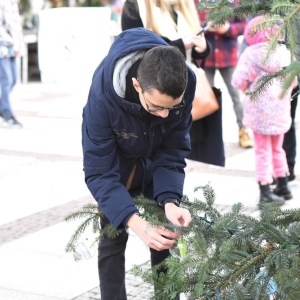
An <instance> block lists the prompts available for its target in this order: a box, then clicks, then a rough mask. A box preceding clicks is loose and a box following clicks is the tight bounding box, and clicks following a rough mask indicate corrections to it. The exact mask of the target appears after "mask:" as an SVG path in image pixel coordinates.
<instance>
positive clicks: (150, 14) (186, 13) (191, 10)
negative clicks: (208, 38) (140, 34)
mask: <svg viewBox="0 0 300 300" xmlns="http://www.w3.org/2000/svg"><path fill="white" fill-rule="evenodd" d="M172 5H173V6H174V8H176V9H177V10H178V11H179V12H180V13H181V14H182V15H183V17H184V18H185V20H186V22H187V23H188V24H189V26H190V27H191V30H192V32H193V33H194V34H197V33H198V32H199V31H200V21H199V17H198V13H197V9H196V5H195V3H194V1H193V0H174V1H172V0H171V1H170V0H145V6H146V29H148V30H151V31H153V32H155V33H156V34H158V35H161V33H160V29H159V26H158V25H157V24H156V18H155V17H154V8H155V7H156V6H159V8H160V10H161V11H162V12H163V13H167V14H168V15H169V17H170V22H172V23H173V25H174V27H175V28H176V30H177V25H176V23H175V22H174V20H173V18H172Z"/></svg>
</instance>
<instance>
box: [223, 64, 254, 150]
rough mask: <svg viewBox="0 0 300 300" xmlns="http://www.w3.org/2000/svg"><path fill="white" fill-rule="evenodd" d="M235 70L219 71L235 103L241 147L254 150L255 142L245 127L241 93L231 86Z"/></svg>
mask: <svg viewBox="0 0 300 300" xmlns="http://www.w3.org/2000/svg"><path fill="white" fill-rule="evenodd" d="M234 70H235V67H228V68H222V69H219V71H220V73H221V75H222V78H223V80H224V82H225V84H226V87H227V89H228V92H229V94H230V97H231V100H232V103H233V109H234V112H235V115H236V122H237V125H238V127H239V133H238V134H239V145H240V146H241V147H242V148H252V147H253V141H252V139H251V137H250V135H249V131H248V129H247V128H245V126H244V125H243V103H242V102H241V99H240V93H239V91H238V89H236V88H235V87H233V86H232V84H231V78H232V74H233V72H234Z"/></svg>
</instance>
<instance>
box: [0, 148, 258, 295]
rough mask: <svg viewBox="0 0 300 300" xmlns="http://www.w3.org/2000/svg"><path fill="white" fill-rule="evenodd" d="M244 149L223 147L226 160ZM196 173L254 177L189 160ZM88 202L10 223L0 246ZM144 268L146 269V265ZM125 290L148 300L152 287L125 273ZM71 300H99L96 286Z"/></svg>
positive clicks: (58, 157) (60, 158)
mask: <svg viewBox="0 0 300 300" xmlns="http://www.w3.org/2000/svg"><path fill="white" fill-rule="evenodd" d="M243 151H245V149H241V148H240V147H239V146H238V145H236V144H226V145H225V153H226V157H230V156H233V155H236V154H239V153H241V152H243ZM1 154H2V155H11V156H15V155H18V156H24V157H25V156H33V157H35V158H36V159H40V160H51V161H80V160H82V158H81V157H70V156H64V155H51V154H43V153H29V152H21V151H11V150H0V155H1ZM190 171H198V172H202V173H211V174H218V175H226V176H228V175H232V176H245V177H254V172H251V171H241V170H229V169H225V168H221V167H211V166H209V165H207V164H203V163H199V162H193V161H189V162H188V165H187V170H186V172H190ZM88 203H95V202H94V200H93V198H92V196H86V197H82V198H79V199H76V200H73V201H70V202H68V203H65V204H62V205H59V206H56V207H53V208H50V209H48V210H45V211H42V212H38V213H36V214H33V215H30V216H28V217H25V218H22V219H19V220H16V221H14V222H11V223H8V224H5V225H2V226H0V246H1V245H3V244H5V243H8V242H10V241H13V240H15V239H19V238H21V237H23V236H25V235H27V234H30V233H33V232H37V231H39V230H42V229H44V228H47V227H49V226H52V225H55V224H58V223H60V222H64V220H65V217H66V216H67V215H68V214H69V213H70V212H74V210H77V209H81V208H82V206H83V205H85V204H88ZM216 208H217V209H218V210H219V211H220V212H221V213H223V212H227V211H228V210H229V209H230V208H231V206H227V205H218V206H217V207H216ZM254 210H255V209H254V208H245V210H244V212H245V213H250V214H251V213H252V212H253V211H254ZM144 267H146V268H147V267H148V268H150V263H149V262H148V263H147V264H146V265H145V266H144ZM126 289H127V294H128V300H133V299H135V300H137V299H138V300H149V299H150V297H151V293H153V287H152V286H151V285H149V284H147V283H145V282H143V281H142V279H140V278H136V277H134V276H133V275H132V274H130V273H126ZM73 300H101V299H100V291H99V287H96V288H94V289H92V290H90V291H87V292H86V293H84V294H82V295H80V296H78V297H76V298H74V299H73Z"/></svg>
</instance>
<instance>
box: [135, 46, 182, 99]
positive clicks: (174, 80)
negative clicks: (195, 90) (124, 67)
mask: <svg viewBox="0 0 300 300" xmlns="http://www.w3.org/2000/svg"><path fill="white" fill-rule="evenodd" d="M137 78H138V80H139V83H140V86H141V88H142V92H143V93H144V92H148V93H151V91H152V90H153V89H157V90H158V91H159V92H160V93H162V94H166V95H168V96H171V97H172V98H174V99H177V98H179V97H180V96H181V95H182V94H183V92H184V91H185V88H186V85H187V78H188V73H187V66H186V62H185V57H184V56H183V54H182V53H181V52H180V51H179V50H178V49H177V48H175V47H172V46H158V47H154V48H152V49H150V50H148V51H147V52H146V53H145V55H144V57H143V59H142V61H141V63H140V65H139V68H138V72H137Z"/></svg>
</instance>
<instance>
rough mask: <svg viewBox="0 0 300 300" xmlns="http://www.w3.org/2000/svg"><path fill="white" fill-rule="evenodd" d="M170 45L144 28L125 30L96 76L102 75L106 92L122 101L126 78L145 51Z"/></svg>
mask: <svg viewBox="0 0 300 300" xmlns="http://www.w3.org/2000/svg"><path fill="white" fill-rule="evenodd" d="M166 45H168V44H167V43H166V42H165V41H164V40H163V39H162V38H160V37H159V36H158V35H156V34H155V33H153V32H152V31H149V30H146V29H144V28H133V29H129V30H125V31H123V32H122V33H121V34H120V35H119V36H118V37H117V38H116V40H115V41H114V43H113V44H112V45H111V48H110V51H109V53H108V55H107V56H106V57H105V59H104V60H103V61H102V63H101V64H100V65H99V67H98V68H97V70H96V72H95V74H94V77H95V76H99V75H100V76H101V81H104V84H103V86H104V87H105V91H101V92H104V93H109V95H110V96H111V97H113V98H115V97H116V96H117V97H118V98H119V100H120V102H122V101H124V99H123V98H124V97H125V90H126V83H125V78H126V75H127V73H128V70H129V69H130V67H131V66H132V65H133V64H134V63H135V62H136V61H137V60H138V59H140V58H142V57H143V55H144V53H145V52H146V51H147V50H149V49H151V48H153V47H157V46H166Z"/></svg>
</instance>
